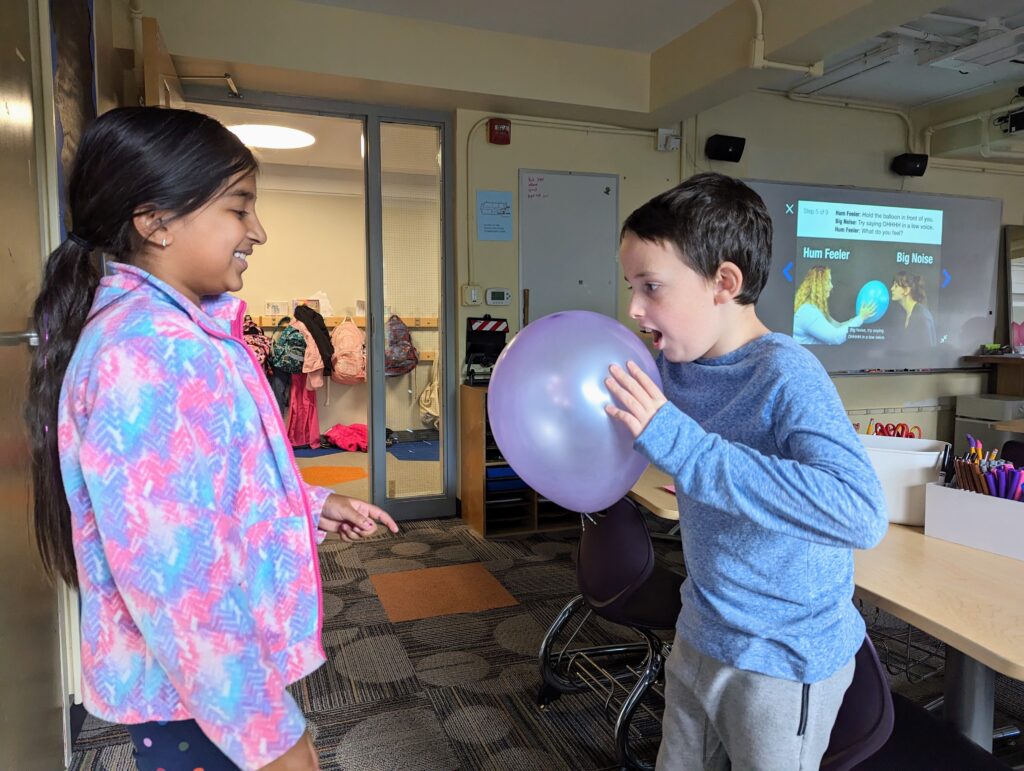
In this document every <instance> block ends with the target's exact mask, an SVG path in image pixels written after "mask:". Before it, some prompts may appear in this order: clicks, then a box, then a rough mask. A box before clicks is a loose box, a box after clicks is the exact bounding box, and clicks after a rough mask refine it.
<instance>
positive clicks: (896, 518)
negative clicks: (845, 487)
mask: <svg viewBox="0 0 1024 771" xmlns="http://www.w3.org/2000/svg"><path fill="white" fill-rule="evenodd" d="M860 439H861V441H862V442H863V443H864V447H865V448H866V449H867V452H868V458H870V459H871V465H872V466H874V467H875V473H876V474H878V479H879V481H881V483H882V490H883V491H884V493H885V505H886V508H887V509H888V510H889V521H890V522H895V523H896V524H898V525H915V526H917V527H922V526H923V525H924V497H925V496H924V494H925V485H927V484H928V483H929V482H935V481H936V480H937V479H938V478H939V474H940V473H941V471H942V469H941V468H940V466H941V464H942V454H943V451H944V450H945V448H946V447H948V446H949V444H948V442H940V441H937V440H935V439H903V438H900V437H895V436H866V435H863V434H862V435H861V437H860Z"/></svg>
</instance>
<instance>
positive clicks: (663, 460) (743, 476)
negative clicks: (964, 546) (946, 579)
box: [636, 404, 887, 549]
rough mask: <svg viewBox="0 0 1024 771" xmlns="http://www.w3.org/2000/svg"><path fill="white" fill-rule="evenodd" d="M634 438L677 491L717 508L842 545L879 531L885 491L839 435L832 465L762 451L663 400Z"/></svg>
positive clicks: (876, 536)
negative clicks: (712, 429) (722, 434)
mask: <svg viewBox="0 0 1024 771" xmlns="http://www.w3.org/2000/svg"><path fill="white" fill-rule="evenodd" d="M823 442H827V440H823ZM636 446H637V448H638V449H639V450H640V451H641V452H643V453H644V454H645V455H646V456H647V457H648V458H649V459H650V460H651V462H652V463H654V464H655V465H657V466H658V467H659V468H661V469H662V470H663V471H665V472H666V473H668V474H671V475H672V477H673V478H674V479H675V480H676V486H677V488H678V489H679V490H680V491H681V492H682V494H683V495H685V496H686V497H688V498H691V499H692V500H694V501H696V502H698V503H700V504H701V505H703V506H706V507H709V508H711V509H714V510H717V511H719V512H721V513H722V515H724V516H743V517H746V518H748V519H750V520H751V521H753V522H755V523H756V524H758V525H760V526H762V527H765V528H767V529H769V530H774V531H778V532H782V533H785V534H787V535H790V536H793V537H797V538H802V539H805V540H808V541H813V542H815V543H823V544H827V545H830V546H837V547H846V548H857V549H865V548H870V547H871V546H874V545H875V544H876V543H877V542H878V541H879V540H880V539H881V537H882V535H884V533H885V529H886V527H887V521H886V515H885V508H884V499H883V496H882V492H881V489H880V487H879V485H878V482H877V479H876V478H875V476H874V472H873V471H872V469H871V468H870V466H867V467H864V464H863V462H862V461H861V460H860V459H859V458H858V457H856V456H855V455H853V454H851V453H849V452H848V451H846V450H845V448H843V446H842V445H841V444H840V443H833V444H831V445H830V446H829V449H830V450H831V451H832V453H833V454H834V455H836V456H837V459H836V460H835V461H833V466H831V467H826V466H823V465H821V466H819V465H815V464H813V463H812V462H808V461H801V460H791V459H786V458H779V457H776V456H771V455H764V454H762V453H760V452H758V451H757V450H755V449H753V448H751V447H747V446H746V445H743V444H739V443H737V442H729V441H726V440H725V439H723V438H722V437H720V436H718V435H717V434H711V433H708V432H707V431H705V430H704V429H703V428H701V427H700V426H699V425H698V424H697V423H696V422H695V421H694V420H692V419H691V418H689V417H688V416H687V415H685V414H684V413H683V412H681V411H680V410H679V409H678V408H676V407H675V406H674V405H672V404H666V405H665V406H664V407H662V409H661V410H660V411H659V412H658V413H657V414H656V415H655V416H654V418H653V419H652V420H651V422H650V424H649V425H648V426H647V429H646V430H645V431H644V433H643V434H641V435H640V437H639V438H638V439H637V442H636ZM823 449H824V448H823ZM844 453H845V454H847V455H849V456H850V457H849V459H848V460H849V462H847V463H844V462H843V460H842V459H841V456H842V455H843V454H844ZM821 455H822V457H827V453H825V452H822V453H821Z"/></svg>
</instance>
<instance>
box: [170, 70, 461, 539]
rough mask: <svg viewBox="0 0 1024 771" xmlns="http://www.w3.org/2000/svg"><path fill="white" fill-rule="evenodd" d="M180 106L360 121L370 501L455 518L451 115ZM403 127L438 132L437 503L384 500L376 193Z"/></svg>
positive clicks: (315, 101) (266, 105)
mask: <svg viewBox="0 0 1024 771" xmlns="http://www.w3.org/2000/svg"><path fill="white" fill-rule="evenodd" d="M184 98H185V100H186V101H187V102H191V103H197V104H215V105H222V106H227V107H243V108H252V109H262V110H275V111H278V112H294V113H305V114H311V115H321V116H325V117H335V118H349V119H356V120H361V121H363V127H364V128H363V130H364V132H365V135H366V157H365V159H364V165H363V179H364V186H365V192H366V284H367V320H366V329H367V364H368V366H367V371H368V373H369V385H370V412H369V415H368V416H367V418H368V427H369V434H370V464H369V466H370V467H369V473H370V500H371V501H372V502H373V503H375V504H377V505H378V506H381V507H382V508H384V509H386V510H387V511H388V513H389V514H391V515H392V516H393V517H394V518H395V519H396V520H415V519H427V518H433V517H453V516H455V513H456V511H455V498H456V491H457V480H458V469H457V468H456V465H455V463H456V458H457V457H458V455H457V450H458V447H457V444H458V430H457V427H458V421H457V414H456V404H457V402H456V385H457V371H456V366H455V365H456V362H455V359H456V356H457V355H458V350H457V346H456V342H457V338H456V334H457V332H456V303H455V299H456V296H457V291H456V274H455V249H454V222H455V218H454V212H455V116H454V115H453V114H452V113H450V112H436V111H430V110H418V109H406V108H401V107H386V106H379V105H369V104H359V103H356V102H345V101H341V100H335V99H321V98H317V97H304V96H292V95H288V94H273V93H269V92H263V91H248V90H247V91H246V92H245V101H244V102H239V100H238V99H236V98H234V97H231V96H228V95H226V94H225V93H224V90H223V89H220V88H215V87H211V86H195V87H191V86H187V85H186V86H185V88H184ZM382 123H405V124H415V125H423V126H436V127H438V128H439V129H440V130H441V141H442V147H441V199H442V200H441V223H440V226H441V228H442V231H441V249H442V251H441V270H442V275H441V282H440V286H441V297H440V312H439V313H438V321H437V323H438V332H439V335H440V339H441V345H440V350H439V351H438V353H439V355H441V356H443V361H442V363H443V366H442V367H441V382H442V385H443V386H444V387H443V389H442V390H441V391H440V394H439V395H440V398H441V432H442V436H443V442H442V454H441V469H442V491H441V494H440V495H429V496H418V497H414V498H389V497H388V495H387V443H386V439H387V436H386V425H385V418H386V391H385V380H384V356H383V351H384V348H385V343H386V340H385V335H386V333H387V330H386V321H387V320H386V319H385V318H384V243H383V229H382V228H383V214H382V198H381V195H382V188H381V168H380V161H381V155H380V152H381V148H380V126H381V124H382Z"/></svg>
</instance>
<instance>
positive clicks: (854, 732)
mask: <svg viewBox="0 0 1024 771" xmlns="http://www.w3.org/2000/svg"><path fill="white" fill-rule="evenodd" d="M892 730H893V705H892V694H891V692H890V691H889V678H887V677H886V676H885V670H884V669H883V668H882V662H881V661H879V660H878V653H876V652H875V646H874V645H872V644H871V639H870V638H868V637H865V638H864V642H863V643H862V644H861V646H860V650H858V651H857V655H856V657H855V664H854V670H853V680H852V681H851V682H850V687H849V688H847V689H846V693H845V694H844V695H843V702H842V704H841V705H840V707H839V714H838V715H836V722H835V725H833V726H832V735H831V737H830V738H829V743H828V749H826V750H825V755H824V757H822V759H821V771H850V769H853V768H858V767H859V766H858V764H859V763H861V762H862V761H864V760H866V759H867V758H870V757H871V756H872V755H874V754H875V753H876V752H877V751H878V750H879V748H881V747H882V745H884V744H885V743H886V741H887V740H888V739H889V736H890V735H891V734H892Z"/></svg>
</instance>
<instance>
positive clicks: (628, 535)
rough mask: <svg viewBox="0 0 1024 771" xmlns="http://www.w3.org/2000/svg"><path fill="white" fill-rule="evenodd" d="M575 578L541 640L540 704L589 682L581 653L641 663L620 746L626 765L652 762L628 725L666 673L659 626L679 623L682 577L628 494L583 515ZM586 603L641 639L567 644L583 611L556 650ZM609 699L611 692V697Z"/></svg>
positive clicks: (622, 719)
mask: <svg viewBox="0 0 1024 771" xmlns="http://www.w3.org/2000/svg"><path fill="white" fill-rule="evenodd" d="M576 580H577V583H578V584H579V589H580V594H579V596H577V597H574V598H573V599H572V600H570V602H569V604H568V605H566V606H565V608H563V609H562V612H561V613H559V615H558V617H557V618H556V619H555V621H554V623H552V625H551V627H550V628H549V629H548V632H547V634H546V635H545V637H544V641H543V643H542V644H541V649H540V673H541V679H542V681H543V684H542V686H541V688H540V692H539V694H538V699H537V701H538V704H539V705H540V706H541V707H542V708H543V707H544V706H546V705H547V704H549V703H550V702H551V701H553V700H554V699H557V698H558V697H559V696H561V695H562V694H565V693H573V692H578V691H582V690H584V689H585V688H587V687H588V677H586V676H585V675H583V674H582V672H581V668H580V667H578V666H577V665H578V664H579V662H580V661H582V660H586V661H594V660H595V659H603V658H606V657H610V658H611V659H612V660H618V661H620V662H621V661H629V662H631V663H636V664H637V669H638V670H639V672H640V674H639V676H638V677H637V679H636V682H635V684H634V685H633V687H632V689H631V690H630V691H629V693H628V695H627V696H626V697H625V698H624V699H623V701H622V704H621V707H620V708H619V710H618V713H617V714H616V716H615V749H616V754H617V756H618V760H619V763H620V764H621V765H622V766H623V767H624V768H628V769H641V770H643V769H651V768H653V766H651V765H650V764H648V763H646V762H645V761H643V760H642V759H640V758H639V757H638V756H637V755H636V753H635V752H634V749H633V747H632V746H631V744H630V740H629V737H630V724H631V721H632V720H633V716H634V713H635V712H636V709H637V707H638V705H639V704H640V702H641V701H642V699H643V698H644V695H645V694H646V693H647V692H648V690H649V689H650V688H651V686H652V685H653V684H654V683H655V682H656V681H657V680H658V678H659V677H660V676H661V673H662V667H663V666H664V660H665V656H666V655H667V653H668V650H669V646H668V645H667V644H666V643H664V642H663V641H662V640H661V638H660V637H659V636H658V635H657V634H656V632H659V631H662V630H674V629H675V624H676V619H677V618H678V616H679V609H680V604H681V600H680V596H679V587H680V585H681V584H682V582H683V577H682V576H681V575H679V574H677V573H674V572H672V571H670V570H668V569H666V568H663V567H661V566H660V565H657V564H655V559H654V546H653V545H652V543H651V536H650V533H649V532H648V530H647V524H646V523H645V522H644V518H643V514H641V512H640V511H639V509H638V508H637V507H636V505H635V504H634V503H633V502H632V501H631V500H629V499H627V498H623V499H622V500H621V501H619V502H618V503H616V504H614V505H613V506H612V507H611V508H609V509H608V511H607V512H605V513H603V514H599V515H596V516H594V517H587V516H586V515H584V520H583V528H582V530H581V531H580V542H579V547H578V549H577V555H576ZM584 609H585V610H586V611H588V613H594V614H596V615H597V616H599V617H601V618H603V619H605V620H607V621H611V622H613V623H615V624H619V625H621V626H623V627H626V628H628V629H630V630H632V631H633V632H635V633H636V634H638V635H639V636H640V638H641V641H640V642H639V643H619V644H611V645H597V646H590V647H584V648H574V649H569V648H568V645H569V644H571V642H572V641H573V639H575V637H576V635H577V633H578V632H579V630H580V627H582V625H583V623H585V621H586V617H585V618H584V619H583V621H581V622H580V626H579V627H577V629H576V632H573V633H572V635H571V637H570V639H569V642H568V643H566V646H565V647H564V648H562V649H561V650H558V651H556V650H555V649H554V648H555V642H556V640H557V639H558V638H559V635H560V634H561V632H562V631H563V630H565V629H566V628H567V626H568V625H569V622H570V620H571V619H572V618H573V616H575V615H576V613H577V612H578V611H581V610H584ZM591 682H592V680H591ZM608 687H609V688H610V689H612V690H613V689H614V687H615V685H614V684H611V683H609V686H608ZM611 700H612V694H611V691H609V697H608V701H607V702H606V703H611Z"/></svg>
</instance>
